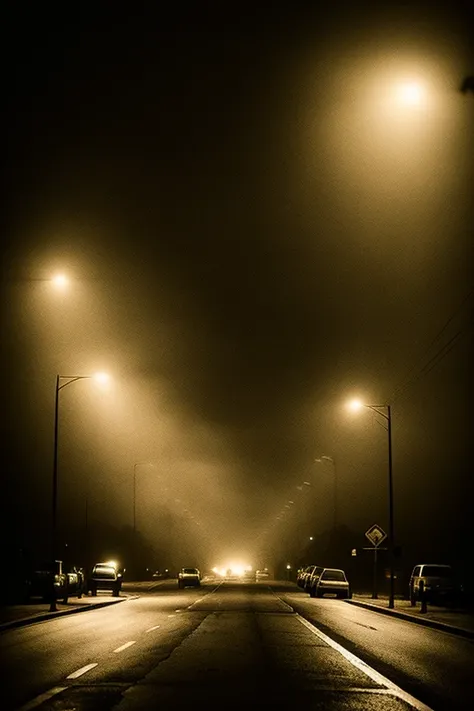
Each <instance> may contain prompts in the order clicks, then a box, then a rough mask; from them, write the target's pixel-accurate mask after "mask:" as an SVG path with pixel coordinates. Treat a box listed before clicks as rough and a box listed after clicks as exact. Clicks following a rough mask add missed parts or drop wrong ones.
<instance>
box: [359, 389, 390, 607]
mask: <svg viewBox="0 0 474 711" xmlns="http://www.w3.org/2000/svg"><path fill="white" fill-rule="evenodd" d="M363 407H367V408H368V409H369V410H373V412H376V413H377V414H378V415H381V416H382V417H383V418H384V419H385V421H386V422H387V434H388V511H389V524H388V525H389V549H390V597H389V602H388V606H389V608H391V609H393V607H394V600H395V571H394V561H393V558H394V556H393V550H394V523H393V477H392V413H391V408H390V405H367V404H366V403H364V402H362V401H361V400H359V399H354V400H351V401H350V402H349V403H348V408H349V409H350V410H352V411H353V412H357V411H358V410H360V409H361V408H363Z"/></svg>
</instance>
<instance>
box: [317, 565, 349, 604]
mask: <svg viewBox="0 0 474 711" xmlns="http://www.w3.org/2000/svg"><path fill="white" fill-rule="evenodd" d="M326 594H331V595H336V597H339V598H350V597H352V593H351V589H350V585H349V581H348V580H347V578H346V574H345V572H344V571H343V570H340V569H339V568H324V569H323V571H322V573H321V575H320V576H319V577H318V578H317V582H316V586H315V594H314V597H323V595H326Z"/></svg>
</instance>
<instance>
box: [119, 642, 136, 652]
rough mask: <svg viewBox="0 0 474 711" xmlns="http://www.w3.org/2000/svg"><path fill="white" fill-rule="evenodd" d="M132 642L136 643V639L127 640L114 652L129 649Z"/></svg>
mask: <svg viewBox="0 0 474 711" xmlns="http://www.w3.org/2000/svg"><path fill="white" fill-rule="evenodd" d="M132 644H136V640H135V641H133V642H125V644H122V646H121V647H117V649H114V654H117V653H118V652H123V650H124V649H128V647H131V646H132Z"/></svg>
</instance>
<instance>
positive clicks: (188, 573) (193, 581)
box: [178, 568, 201, 588]
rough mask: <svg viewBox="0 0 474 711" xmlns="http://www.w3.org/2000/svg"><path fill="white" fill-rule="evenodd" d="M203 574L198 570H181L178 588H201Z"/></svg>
mask: <svg viewBox="0 0 474 711" xmlns="http://www.w3.org/2000/svg"><path fill="white" fill-rule="evenodd" d="M200 585H201V573H200V572H199V570H198V568H181V570H180V571H179V573H178V588H187V587H196V588H197V587H199V586H200Z"/></svg>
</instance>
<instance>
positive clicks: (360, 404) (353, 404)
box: [347, 398, 364, 412]
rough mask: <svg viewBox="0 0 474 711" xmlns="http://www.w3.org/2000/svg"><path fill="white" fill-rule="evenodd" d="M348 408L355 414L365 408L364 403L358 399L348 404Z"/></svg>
mask: <svg viewBox="0 0 474 711" xmlns="http://www.w3.org/2000/svg"><path fill="white" fill-rule="evenodd" d="M347 407H348V408H349V410H352V411H353V412H357V410H360V409H361V407H364V403H363V402H362V400H359V399H358V398H354V399H353V400H351V401H350V402H349V403H348V404H347Z"/></svg>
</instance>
